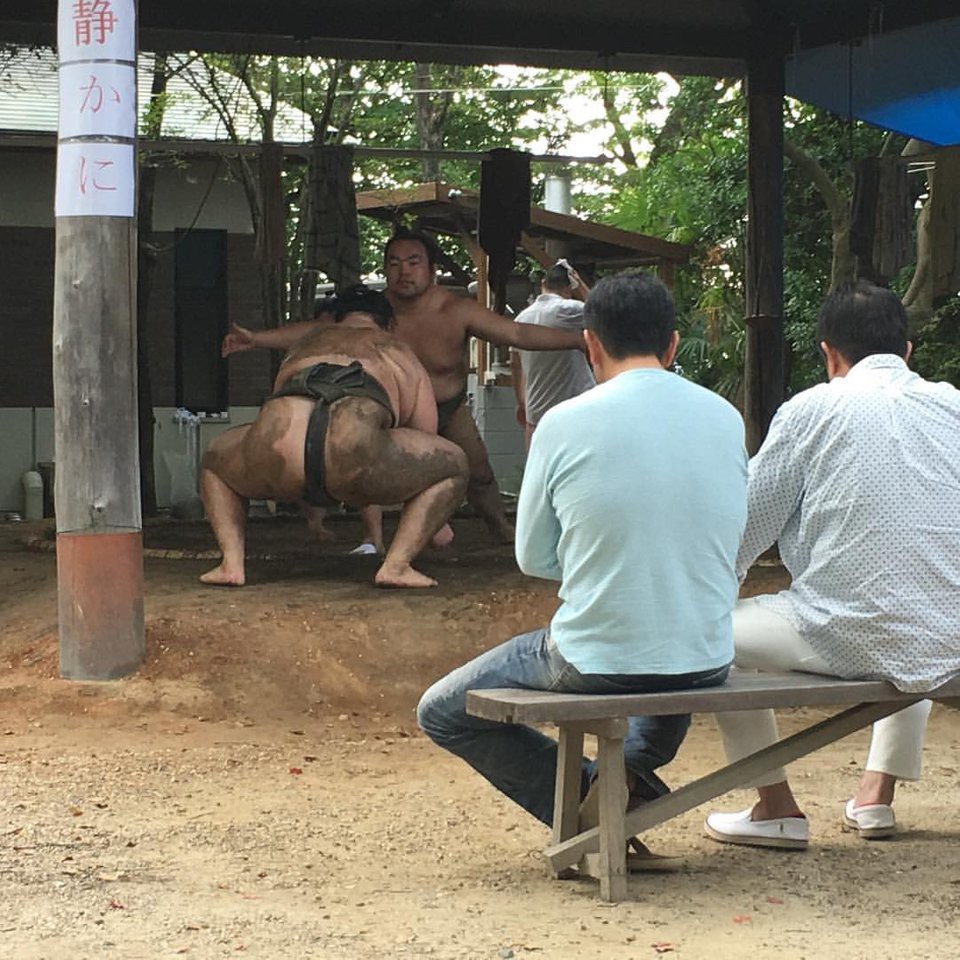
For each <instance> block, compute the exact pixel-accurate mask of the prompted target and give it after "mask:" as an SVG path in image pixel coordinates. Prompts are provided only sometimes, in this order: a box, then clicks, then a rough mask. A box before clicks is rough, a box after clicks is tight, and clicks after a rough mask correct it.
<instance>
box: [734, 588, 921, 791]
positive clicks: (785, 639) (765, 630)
mask: <svg viewBox="0 0 960 960" xmlns="http://www.w3.org/2000/svg"><path fill="white" fill-rule="evenodd" d="M733 642H734V647H735V653H734V661H733V662H734V667H735V669H739V670H798V671H802V672H804V673H821V674H825V675H826V676H831V675H833V674H832V671H831V670H830V668H829V667H828V666H827V664H826V663H825V662H824V661H823V659H822V657H821V656H820V654H818V653H817V652H816V651H815V650H814V649H813V648H812V647H811V646H810V644H809V643H807V641H806V640H804V639H803V637H801V636H800V634H799V633H797V631H796V630H795V629H794V628H793V626H792V625H791V624H790V623H789V622H788V621H786V620H784V618H783V617H781V616H778V615H777V614H775V613H772V612H771V611H769V610H767V609H765V608H763V607H762V606H760V605H759V604H758V603H757V602H756V600H753V599H749V600H741V601H739V602H738V603H737V605H736V607H735V608H734V611H733ZM931 706H932V704H931V703H930V701H929V700H921V701H920V702H919V703H915V704H913V705H912V706H909V707H906V708H905V709H903V710H901V711H899V713H894V714H892V715H891V716H889V717H885V718H884V719H883V720H878V721H877V722H876V723H875V724H874V725H873V739H872V740H871V742H870V753H869V755H868V757H867V770H873V771H875V772H878V773H887V774H890V776H892V777H896V778H897V779H898V780H919V779H920V753H921V751H922V749H923V735H924V732H925V731H926V727H927V717H928V716H929V714H930V708H931ZM716 718H717V726H718V727H719V728H720V734H721V736H722V737H723V747H724V750H725V751H726V754H727V761H728V762H730V763H732V762H733V761H735V760H740V759H741V758H743V757H746V756H748V755H749V754H751V753H755V752H756V751H757V750H762V749H763V748H764V747H769V746H770V745H771V744H773V743H776V741H777V740H778V739H779V735H778V733H777V721H776V718H775V716H774V713H773V711H772V710H741V711H735V712H731V713H718V714H716ZM786 779H787V774H786V771H785V770H784V769H783V768H782V767H781V768H780V769H778V770H773V771H772V772H770V773H768V774H765V775H764V776H763V777H761V778H759V779H758V780H756V781H755V782H754V783H753V786H757V787H764V786H769V785H770V784H773V783H780V782H782V781H784V780H786Z"/></svg>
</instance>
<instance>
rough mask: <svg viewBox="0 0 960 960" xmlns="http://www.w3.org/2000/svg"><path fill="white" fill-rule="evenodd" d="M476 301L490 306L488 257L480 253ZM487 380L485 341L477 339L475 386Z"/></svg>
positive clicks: (479, 385)
mask: <svg viewBox="0 0 960 960" xmlns="http://www.w3.org/2000/svg"><path fill="white" fill-rule="evenodd" d="M477 303H479V304H480V306H481V307H487V308H489V307H490V275H489V270H488V258H487V255H486V254H483V253H481V257H480V262H479V263H478V264H477ZM486 381H487V341H486V340H477V387H478V388H479V387H482V386H484V385H485V384H486Z"/></svg>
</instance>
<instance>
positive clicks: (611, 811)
mask: <svg viewBox="0 0 960 960" xmlns="http://www.w3.org/2000/svg"><path fill="white" fill-rule="evenodd" d="M625 776H626V773H625V771H624V767H623V736H622V735H621V736H619V737H607V736H602V735H601V736H599V738H598V751H597V777H598V780H597V783H598V787H599V789H600V859H599V864H598V868H599V869H598V873H599V874H600V899H601V900H606V901H607V902H608V903H618V902H619V901H621V900H625V899H626V897H627V847H626V843H625V842H624V830H625V828H624V822H623V821H624V815H625V810H624V807H623V782H624V778H625Z"/></svg>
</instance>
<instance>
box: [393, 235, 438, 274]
mask: <svg viewBox="0 0 960 960" xmlns="http://www.w3.org/2000/svg"><path fill="white" fill-rule="evenodd" d="M398 240H412V241H414V242H415V243H419V244H420V245H421V246H422V247H423V249H424V250H425V251H426V253H427V263H428V264H430V268H431V269H433V268H434V267H436V265H437V253H438V250H437V243H436V241H435V240H434V239H433V237H431V236H430V234H429V233H425V232H424V231H423V230H411V229H410V228H409V227H397V228H396V230H394V231H393V235H392V236H391V237H390V239H389V240H388V241H387V244H386V246H385V247H384V248H383V262H384V263H386V262H387V258H388V257H389V256H390V248H391V247H392V246H393V245H394V244H395V243H396V242H397V241H398Z"/></svg>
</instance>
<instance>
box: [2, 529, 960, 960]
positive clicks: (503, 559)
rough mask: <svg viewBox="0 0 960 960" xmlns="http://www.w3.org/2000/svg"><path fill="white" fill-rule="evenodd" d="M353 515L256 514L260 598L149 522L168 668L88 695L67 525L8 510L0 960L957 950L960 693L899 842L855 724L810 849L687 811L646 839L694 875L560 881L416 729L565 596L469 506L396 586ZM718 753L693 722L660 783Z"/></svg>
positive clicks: (523, 833) (199, 535)
mask: <svg viewBox="0 0 960 960" xmlns="http://www.w3.org/2000/svg"><path fill="white" fill-rule="evenodd" d="M337 526H338V528H339V530H340V532H341V534H342V537H343V540H342V543H341V544H340V545H332V546H323V547H317V546H315V545H313V544H311V543H310V542H308V541H307V539H306V538H305V536H304V533H303V530H302V528H301V526H300V524H299V523H298V522H297V521H295V520H292V519H283V518H278V519H274V520H263V521H259V522H256V523H253V524H252V525H251V537H250V545H249V550H250V553H251V554H253V555H255V556H258V557H272V558H273V559H259V560H254V561H252V562H251V564H250V582H249V584H248V586H247V587H245V588H243V589H242V590H239V591H236V590H234V591H231V590H224V589H214V588H206V587H202V586H201V585H200V584H198V583H197V581H196V578H197V576H198V575H199V574H200V573H201V572H202V571H203V570H204V569H206V568H207V567H209V566H210V565H211V564H210V561H209V560H199V559H194V557H195V556H196V555H197V553H200V552H203V551H207V550H209V549H210V548H211V546H212V541H211V540H210V538H209V534H208V532H207V530H206V528H205V527H204V525H202V524H196V525H190V524H172V523H161V524H157V525H150V526H148V528H147V531H146V543H147V546H148V548H149V549H148V551H147V553H148V558H147V561H146V570H147V599H146V611H147V638H148V656H147V661H146V663H145V665H144V667H143V669H142V670H141V671H140V672H139V673H138V674H137V675H136V676H134V677H131V678H129V679H127V680H124V681H120V682H117V683H112V684H80V683H68V682H65V681H62V680H59V679H58V678H57V654H56V644H57V639H56V575H55V562H54V557H53V554H52V553H50V552H44V551H42V550H38V549H36V548H34V549H27V548H25V547H24V546H23V545H22V542H21V541H22V540H23V539H24V538H29V537H31V536H33V537H36V536H40V537H42V536H43V534H44V532H45V528H44V527H43V525H30V526H27V525H24V524H6V525H0V604H2V610H3V630H2V634H0V663H2V664H3V667H4V669H3V671H2V673H0V957H2V958H16V960H39V958H47V960H68V958H69V960H81V958H87V957H110V956H113V957H118V958H131V960H132V958H149V960H154V958H165V957H179V956H186V957H195V958H207V957H210V958H214V957H228V956H247V957H257V958H267V960H272V958H301V957H310V958H328V957H329V958H339V957H344V958H351V960H366V958H383V957H400V958H403V957H421V956H429V957H433V958H437V960H446V958H449V960H461V958H489V960H508V958H510V957H516V958H524V957H527V958H534V960H536V958H561V960H565V958H581V957H582V958H604V960H621V958H624V960H625V958H635V957H654V956H659V955H672V956H676V957H687V958H712V960H733V958H741V957H743V958H745V957H750V958H754V957H756V958H765V957H778V958H781V957H782V958H808V960H814V958H823V957H830V958H840V960H846V958H851V960H852V958H871V960H882V958H897V960H901V958H914V957H915V958H932V957H936V958H952V957H958V956H960V939H958V934H960V847H958V833H960V831H958V829H957V827H956V825H955V824H956V821H955V820H954V819H953V818H954V816H955V815H956V812H957V804H956V796H957V792H956V783H957V771H958V769H960V712H956V711H950V710H945V709H936V710H935V712H934V714H933V718H932V721H931V727H930V732H929V736H928V743H927V754H926V769H925V779H924V781H923V782H922V784H920V785H916V786H913V785H911V786H907V787H904V788H902V789H901V793H900V799H899V802H898V807H897V811H898V816H899V818H900V821H901V823H902V825H903V827H904V829H903V832H902V833H901V834H900V836H899V837H898V838H897V839H896V840H895V841H892V842H887V843H872V844H870V843H865V842H863V841H860V840H858V839H857V838H855V837H852V836H850V835H848V834H844V833H842V832H841V831H840V829H839V813H840V810H841V806H842V803H843V801H844V799H845V798H846V797H847V796H848V795H849V792H850V790H851V788H852V785H853V783H854V782H855V778H856V773H857V769H858V763H859V762H860V760H861V759H862V757H863V755H864V751H865V745H866V735H865V734H859V735H856V736H854V737H851V738H849V739H848V740H846V741H842V742H841V743H840V744H837V745H834V746H832V747H830V748H828V749H826V750H824V751H822V752H820V753H819V754H817V755H816V756H815V757H813V758H808V759H807V760H805V761H803V762H801V763H799V764H797V765H796V766H795V769H794V779H795V785H796V788H797V790H798V793H799V795H800V796H801V797H802V800H803V803H804V806H805V808H806V810H807V813H808V815H809V817H810V819H811V824H812V831H813V836H814V842H813V844H812V845H811V848H810V849H809V850H808V851H807V852H805V853H796V852H773V851H760V850H746V849H739V848H734V847H727V846H721V845H718V844H714V843H712V842H710V841H709V840H707V839H705V838H703V837H702V835H701V831H700V824H701V820H702V816H703V811H695V812H693V813H691V814H689V815H687V816H685V817H683V818H680V819H678V820H676V821H674V822H672V823H670V824H668V825H665V826H663V827H660V828H658V829H656V830H655V831H653V832H651V834H649V835H647V838H646V839H647V840H648V842H649V843H650V844H651V846H653V847H654V849H657V850H659V851H661V852H669V853H674V854H677V855H680V856H682V857H683V858H684V865H683V867H682V868H681V869H680V870H679V871H677V872H676V873H673V874H670V875H652V874H648V875H643V876H638V877H635V878H633V879H632V880H631V883H630V900H629V901H628V902H626V903H622V904H619V905H616V906H605V905H603V904H601V903H599V902H598V900H597V897H596V893H597V890H596V886H595V885H594V883H593V882H591V881H567V882H556V881H552V880H550V879H548V877H547V876H546V873H545V871H544V868H543V866H542V863H541V861H540V857H539V851H540V850H541V849H542V848H543V846H544V844H545V841H546V833H545V830H544V829H543V828H542V827H540V826H539V825H538V824H536V823H535V822H532V821H531V820H530V819H529V818H527V817H526V816H525V815H524V814H523V813H522V812H521V811H519V810H518V809H517V808H515V807H513V806H512V805H511V804H510V803H509V802H508V801H506V800H503V799H501V798H500V797H499V796H498V795H496V794H495V792H494V791H493V790H492V789H490V788H489V787H488V786H487V785H486V784H485V783H484V782H482V781H481V780H480V779H479V778H478V777H476V776H475V775H474V774H472V773H471V772H469V771H468V770H467V769H466V768H465V767H464V766H462V765H461V764H459V763H458V762H456V761H455V760H453V759H452V758H449V757H447V756H445V755H444V754H443V753H442V752H441V751H439V750H437V749H436V748H435V747H433V746H432V745H431V744H429V743H428V742H427V741H426V740H425V739H424V738H423V737H421V736H420V735H419V734H418V733H417V731H416V726H415V721H414V715H413V708H414V705H415V703H416V700H417V697H418V695H419V693H420V692H421V690H422V689H423V688H424V687H425V686H427V685H428V684H429V683H430V682H431V681H432V680H433V679H435V678H436V677H437V676H439V675H441V674H442V673H443V672H444V671H446V670H447V669H448V668H450V667H452V666H454V665H456V664H458V663H460V662H462V661H463V660H465V659H467V658H468V657H469V656H471V655H473V654H474V653H476V652H478V651H480V650H482V649H486V648H487V647H489V646H491V645H493V644H494V643H496V642H498V641H500V640H502V639H504V638H506V637H507V636H509V635H511V634H513V633H516V632H519V631H520V630H522V629H529V628H532V627H535V626H538V625H541V624H542V623H544V622H545V621H546V619H547V618H548V617H549V614H550V612H551V610H552V609H553V607H554V603H555V601H554V599H553V593H552V590H551V589H550V586H549V585H548V584H542V583H537V582H535V581H531V580H527V579H525V578H524V577H522V576H521V575H520V574H519V573H518V572H517V571H516V569H515V567H514V565H513V563H512V560H511V556H510V552H509V550H502V549H493V548H489V547H487V546H486V545H485V543H484V540H483V537H482V535H481V534H480V532H479V531H478V530H477V529H476V528H475V525H474V523H473V522H472V521H458V522H457V523H456V524H455V526H456V528H457V532H458V545H457V547H456V549H455V550H454V551H453V552H452V553H451V554H449V555H445V556H435V557H430V558H428V559H427V560H426V562H425V563H424V568H425V569H426V570H427V572H429V573H431V574H432V575H434V576H437V577H438V578H439V579H440V581H441V586H440V588H439V589H438V590H436V591H429V592H418V593H384V592H378V591H375V590H373V589H372V588H371V587H370V586H369V577H370V576H371V575H372V572H373V570H374V564H373V563H372V562H370V560H369V559H365V558H343V557H342V556H341V555H340V553H339V551H341V550H343V549H344V547H345V546H349V545H351V543H352V541H351V538H352V537H354V536H355V535H356V527H355V525H354V524H352V523H351V522H345V523H340V524H338V525H337ZM778 582H782V574H780V573H778V572H777V571H776V570H770V569H767V570H761V571H758V572H757V576H756V577H755V578H754V579H753V580H752V582H750V583H748V588H749V591H750V592H756V591H758V590H762V589H770V588H771V587H772V586H775V585H776V584H777V583H778ZM807 719H809V715H807V714H805V715H799V714H787V715H786V716H785V717H784V723H783V726H784V728H785V729H786V730H789V729H791V728H793V727H795V726H797V725H798V724H799V723H800V722H801V721H805V720H807ZM717 760H718V738H717V735H716V732H715V730H714V729H713V726H712V722H711V721H710V719H709V718H700V719H698V720H697V721H696V722H695V725H694V728H693V730H692V732H691V734H690V736H689V738H688V740H687V742H686V743H685V744H684V747H683V749H682V751H681V754H680V756H679V758H678V759H677V761H676V762H675V763H674V764H672V765H671V767H669V768H668V769H667V771H666V774H665V776H666V779H667V780H668V781H670V782H672V783H676V784H679V783H682V782H684V781H685V780H687V779H690V778H691V777H693V776H696V775H700V774H702V773H704V772H706V771H707V770H708V769H710V768H711V767H712V766H714V765H716V763H717ZM747 802H749V797H748V795H747V794H746V793H741V794H739V795H736V796H733V797H729V798H725V800H724V801H723V803H722V804H721V805H722V806H724V807H726V808H731V809H737V808H739V807H742V806H745V805H746V803H747Z"/></svg>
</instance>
